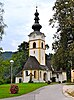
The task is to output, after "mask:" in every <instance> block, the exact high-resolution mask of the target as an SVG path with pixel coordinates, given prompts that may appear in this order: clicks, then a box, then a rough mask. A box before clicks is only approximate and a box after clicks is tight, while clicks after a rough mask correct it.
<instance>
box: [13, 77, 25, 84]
mask: <svg viewBox="0 0 74 100" xmlns="http://www.w3.org/2000/svg"><path fill="white" fill-rule="evenodd" d="M20 79H21V82H23V79H22V77H16V79H15V83H19V80H20Z"/></svg>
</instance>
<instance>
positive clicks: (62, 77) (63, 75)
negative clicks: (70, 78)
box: [52, 72, 67, 83]
mask: <svg viewBox="0 0 74 100" xmlns="http://www.w3.org/2000/svg"><path fill="white" fill-rule="evenodd" d="M57 74H58V77H57ZM52 77H55V79H56V82H59V81H60V82H61V83H62V82H63V81H66V80H67V76H66V72H62V73H55V74H53V76H52Z"/></svg>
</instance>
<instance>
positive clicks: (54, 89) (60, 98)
mask: <svg viewBox="0 0 74 100" xmlns="http://www.w3.org/2000/svg"><path fill="white" fill-rule="evenodd" d="M62 88H63V85H62V84H57V85H50V86H45V87H42V88H40V89H38V90H36V91H34V92H32V93H29V94H26V95H22V96H19V97H13V98H7V99H1V100H74V99H72V98H70V97H66V96H64V95H63V92H62Z"/></svg>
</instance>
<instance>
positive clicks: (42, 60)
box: [40, 49, 45, 65]
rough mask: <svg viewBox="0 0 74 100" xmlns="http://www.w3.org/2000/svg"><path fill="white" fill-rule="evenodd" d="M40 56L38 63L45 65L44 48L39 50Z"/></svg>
mask: <svg viewBox="0 0 74 100" xmlns="http://www.w3.org/2000/svg"><path fill="white" fill-rule="evenodd" d="M40 56H41V57H40V60H41V61H40V62H41V63H40V64H41V65H45V50H43V49H41V50H40Z"/></svg>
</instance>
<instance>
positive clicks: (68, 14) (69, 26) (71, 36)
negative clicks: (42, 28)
mask: <svg viewBox="0 0 74 100" xmlns="http://www.w3.org/2000/svg"><path fill="white" fill-rule="evenodd" d="M53 10H54V14H53V17H52V18H51V19H50V20H49V24H50V25H52V28H54V27H56V28H57V31H56V33H55V34H54V43H53V44H52V49H54V50H55V54H54V56H53V58H52V62H53V65H54V66H55V67H57V68H58V69H60V67H61V68H63V69H67V68H68V61H70V63H72V65H71V67H73V61H74V56H73V55H72V54H73V53H74V50H73V48H74V45H73V44H74V0H56V2H55V4H54V6H53ZM70 47H71V48H72V49H70Z"/></svg>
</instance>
